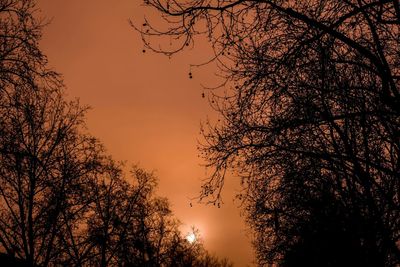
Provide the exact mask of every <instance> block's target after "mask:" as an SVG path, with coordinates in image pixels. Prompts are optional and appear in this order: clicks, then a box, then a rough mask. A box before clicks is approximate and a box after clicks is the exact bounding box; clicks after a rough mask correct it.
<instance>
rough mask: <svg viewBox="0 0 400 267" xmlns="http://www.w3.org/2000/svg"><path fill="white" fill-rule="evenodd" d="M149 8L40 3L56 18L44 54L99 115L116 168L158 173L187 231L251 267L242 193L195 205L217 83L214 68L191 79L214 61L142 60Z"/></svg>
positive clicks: (92, 121) (199, 54) (91, 0)
mask: <svg viewBox="0 0 400 267" xmlns="http://www.w3.org/2000/svg"><path fill="white" fill-rule="evenodd" d="M141 2H142V1H139V0H118V1H111V0H108V1H107V0H85V1H82V0H68V1H61V0H39V1H38V3H39V8H40V9H41V10H42V13H41V15H42V16H43V17H46V18H52V22H51V24H50V25H49V26H47V27H46V28H45V31H44V37H43V41H42V44H41V45H42V48H43V50H44V52H45V53H46V54H47V56H48V58H49V60H50V65H51V66H52V67H54V68H55V69H56V70H57V71H58V72H60V73H62V74H63V77H64V81H65V83H66V85H67V87H68V95H69V96H70V97H79V98H80V99H81V102H82V103H83V104H87V105H90V106H91V107H92V108H93V109H92V110H91V111H90V112H89V114H88V116H87V125H88V128H89V131H90V132H91V133H92V134H93V135H95V136H97V137H98V138H99V139H100V140H101V141H102V142H103V143H104V144H105V146H106V148H107V150H108V152H109V153H110V154H111V155H112V156H113V157H114V158H115V159H116V160H124V161H126V162H127V164H130V163H139V164H140V166H141V167H144V168H146V169H147V170H155V171H156V174H157V176H158V177H159V179H160V187H159V195H162V196H166V197H168V198H169V199H170V201H171V204H172V209H173V211H174V213H175V215H176V216H177V217H178V218H179V219H180V220H181V221H182V222H183V223H184V227H183V231H188V230H189V227H190V226H191V225H194V226H195V227H197V228H199V230H200V232H201V235H202V236H203V238H204V241H205V245H206V248H207V249H208V250H209V251H210V252H215V253H216V254H217V255H219V256H226V257H229V258H230V259H231V260H233V261H234V263H235V265H236V266H246V265H249V266H250V265H251V262H252V252H251V247H250V240H249V238H247V237H246V230H245V226H244V224H243V218H241V217H240V216H239V212H240V211H239V209H238V208H237V206H238V204H239V203H233V201H232V199H233V194H234V191H235V188H236V190H237V189H238V187H237V186H236V187H235V186H234V183H233V182H228V183H227V185H226V188H225V193H224V202H225V204H224V205H223V206H222V207H221V208H220V209H218V208H215V207H214V206H204V205H199V204H195V205H194V206H193V207H192V208H191V207H190V205H189V198H190V197H194V196H196V195H197V194H198V192H199V189H200V179H202V178H205V175H206V173H205V169H204V168H203V167H201V166H200V164H201V160H200V159H199V158H198V152H197V150H196V145H197V140H198V139H200V135H199V129H200V127H199V126H200V122H201V120H205V119H206V117H207V116H211V117H213V116H215V114H213V112H212V111H211V109H210V108H209V105H208V103H207V100H206V99H203V98H202V97H201V93H202V92H203V91H202V88H201V84H206V85H207V84H208V85H215V78H213V72H212V67H209V66H207V67H203V68H202V69H200V70H199V69H192V70H191V71H192V73H193V76H194V78H193V79H189V78H188V72H189V70H190V68H189V64H193V63H200V62H202V61H204V59H206V58H207V56H209V54H208V53H207V46H206V45H205V44H202V45H203V47H202V46H201V45H200V46H199V45H197V47H196V49H194V50H192V51H189V52H187V53H181V54H178V55H177V56H174V57H173V58H172V59H168V58H167V57H165V56H162V55H155V54H152V53H149V52H146V53H142V47H143V45H142V43H141V40H140V36H139V35H138V34H137V33H136V32H135V31H134V30H133V29H132V28H131V27H130V26H129V24H128V19H132V20H133V21H134V22H137V23H141V22H142V21H143V18H144V9H143V8H142V7H140V5H139V4H140V3H141ZM146 14H147V16H150V17H151V16H155V14H154V13H153V14H150V12H146ZM210 69H211V70H210ZM213 81H214V83H213Z"/></svg>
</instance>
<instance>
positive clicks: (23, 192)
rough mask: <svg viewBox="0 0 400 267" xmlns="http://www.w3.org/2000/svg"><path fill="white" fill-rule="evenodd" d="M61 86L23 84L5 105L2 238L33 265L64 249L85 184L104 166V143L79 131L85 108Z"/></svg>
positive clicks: (0, 141)
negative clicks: (63, 236)
mask: <svg viewBox="0 0 400 267" xmlns="http://www.w3.org/2000/svg"><path fill="white" fill-rule="evenodd" d="M62 97H63V96H62V91H61V89H59V90H57V89H56V88H47V87H40V86H37V87H36V88H18V91H14V92H8V94H4V95H3V97H2V99H1V107H0V114H1V119H0V124H1V127H2V129H1V135H0V152H1V153H0V203H1V208H0V213H1V216H0V217H1V219H0V240H1V246H2V247H3V248H4V249H5V250H6V251H7V252H8V253H10V254H12V253H15V255H16V256H18V257H19V258H22V259H25V260H26V262H27V264H28V265H29V266H33V265H43V266H46V265H48V263H49V262H50V261H51V260H52V259H53V257H55V256H56V255H57V253H59V251H58V250H59V249H60V248H59V247H56V244H57V236H58V235H59V234H60V233H61V232H62V231H63V228H64V227H65V223H66V222H65V221H64V220H65V219H66V218H65V217H63V214H65V213H66V212H68V213H70V215H71V216H75V215H73V213H74V212H75V210H77V211H76V212H78V211H79V210H80V209H81V208H82V207H81V206H82V205H84V203H86V202H84V199H83V197H84V195H82V194H81V192H82V191H83V190H84V187H85V184H86V183H87V181H88V180H90V179H91V176H93V175H94V174H95V173H96V172H98V171H99V170H98V169H99V166H100V165H101V153H102V147H101V146H100V145H99V144H98V143H97V142H96V141H95V139H93V138H92V137H90V136H87V135H85V134H81V133H79V132H78V130H79V128H80V127H82V123H83V121H82V119H83V114H84V109H83V108H81V107H80V106H79V104H78V103H77V102H71V103H67V102H65V101H64V100H63V98H62Z"/></svg>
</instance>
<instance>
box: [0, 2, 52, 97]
mask: <svg viewBox="0 0 400 267" xmlns="http://www.w3.org/2000/svg"><path fill="white" fill-rule="evenodd" d="M36 13H37V8H36V3H35V1H32V0H0V90H1V91H4V90H18V89H20V88H31V89H32V88H35V87H36V86H38V85H37V79H39V80H42V81H46V82H48V83H49V84H50V83H53V84H58V85H59V82H60V80H59V77H58V76H57V75H56V73H54V71H52V70H51V69H48V67H47V58H46V57H45V55H43V53H42V52H41V50H40V49H39V46H38V45H39V44H38V43H39V41H40V38H41V34H42V32H41V30H42V28H43V25H44V24H45V23H44V21H42V20H39V19H37V18H36V16H35V15H36ZM0 93H1V94H3V93H4V92H0Z"/></svg>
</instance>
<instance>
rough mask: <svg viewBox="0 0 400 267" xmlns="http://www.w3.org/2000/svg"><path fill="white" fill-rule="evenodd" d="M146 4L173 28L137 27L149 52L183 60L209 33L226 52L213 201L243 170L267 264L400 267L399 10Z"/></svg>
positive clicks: (215, 101) (218, 51)
mask: <svg viewBox="0 0 400 267" xmlns="http://www.w3.org/2000/svg"><path fill="white" fill-rule="evenodd" d="M145 5H149V6H151V7H153V8H156V9H157V10H158V11H159V12H161V13H162V15H163V18H164V19H165V20H166V23H167V24H166V25H167V27H166V28H165V29H164V30H162V29H160V27H154V26H153V25H152V24H151V22H149V21H145V23H144V24H143V26H142V27H138V26H135V25H134V26H135V28H136V29H137V30H139V31H140V32H141V34H142V37H143V40H144V44H145V45H146V46H147V48H149V49H152V50H153V51H156V52H161V53H165V54H167V55H171V54H173V53H176V52H178V51H181V50H183V49H185V48H186V47H187V46H189V47H190V46H191V45H193V44H194V42H195V39H196V36H198V35H201V34H204V35H205V36H206V37H207V38H208V39H209V41H210V43H211V46H212V47H213V49H214V52H215V55H214V57H213V58H212V60H214V61H216V62H217V64H218V65H219V66H220V69H221V71H222V72H223V73H224V75H225V78H226V80H225V83H224V86H223V89H224V92H222V93H221V92H219V91H218V89H215V90H214V91H211V105H212V106H213V107H214V108H215V109H216V110H217V111H218V112H219V114H220V115H221V117H222V120H221V122H218V123H216V124H210V123H208V124H207V125H205V127H204V130H203V132H204V136H205V143H204V145H203V146H202V147H201V148H200V149H201V151H202V153H203V155H204V157H205V158H206V160H207V161H208V163H209V167H213V168H214V169H215V172H214V173H213V174H212V175H211V177H210V178H209V179H208V180H207V181H206V183H205V184H204V185H203V187H202V192H201V198H205V197H210V196H211V197H212V200H213V201H217V202H218V201H219V199H220V194H221V189H222V186H223V184H224V178H225V172H226V170H227V169H233V170H234V171H236V173H237V175H238V176H240V177H241V180H242V183H243V187H244V192H243V194H241V195H239V198H242V199H243V200H244V203H245V211H246V213H247V215H248V222H249V224H250V225H251V226H252V227H253V228H254V229H255V238H256V239H255V245H256V246H255V247H256V250H257V256H258V262H259V264H260V265H264V264H269V263H281V264H286V265H290V266H293V265H296V262H297V261H298V260H300V258H301V257H303V258H302V262H303V263H308V264H311V263H312V261H313V257H315V253H318V255H321V258H319V259H320V260H321V261H322V262H321V261H320V262H317V263H315V264H316V265H319V266H321V265H324V266H342V265H341V264H345V263H344V261H341V260H342V259H345V258H346V253H347V254H348V251H351V252H352V253H351V254H352V255H353V258H352V259H353V260H354V262H357V265H360V264H362V263H363V262H364V261H366V260H368V261H369V264H370V265H371V266H372V265H373V266H395V265H396V264H398V263H399V262H400V247H399V238H400V224H399V223H400V220H399V218H400V214H399V210H400V209H399V208H400V202H399V194H400V191H399V189H400V179H399V177H400V161H399V144H400V142H399V141H400V140H399V136H400V134H399V129H400V121H399V107H400V105H399V104H400V99H399V78H400V76H399V64H398V63H399V62H400V53H399V47H400V43H399V38H398V32H399V27H400V8H399V3H398V1H358V0H357V1H335V0H332V1H320V0H315V1H311V2H310V1H308V2H301V1H268V0H266V1H241V0H237V1H226V0H225V1H222V0H216V1H206V0H200V1H158V0H148V1H145ZM165 36H170V37H171V38H170V39H168V40H175V46H174V45H172V46H162V44H160V42H161V43H162V42H163V41H164V40H165V38H164V37H165ZM158 37H160V38H158ZM170 47H172V48H170ZM328 222H331V223H328ZM328 226H329V228H327V227H328ZM344 244H347V245H348V246H347V245H344ZM346 246H347V247H346ZM345 248H347V249H348V250H346V249H345ZM321 251H322V252H321ZM303 252H304V253H303ZM305 252H307V253H305ZM334 252H337V253H338V255H336V256H338V257H339V258H338V259H335V258H334V256H332V257H328V256H327V257H324V256H322V255H334V254H332V253H334ZM324 253H325V254H324ZM339 255H340V256H339ZM363 257H364V258H363ZM323 260H325V261H323ZM354 262H353V263H354ZM346 264H350V265H351V261H349V262H347V263H346ZM366 265H367V264H366Z"/></svg>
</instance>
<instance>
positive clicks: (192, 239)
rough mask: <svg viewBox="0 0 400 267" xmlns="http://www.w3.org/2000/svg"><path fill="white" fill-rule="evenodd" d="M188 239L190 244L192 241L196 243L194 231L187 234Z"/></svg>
mask: <svg viewBox="0 0 400 267" xmlns="http://www.w3.org/2000/svg"><path fill="white" fill-rule="evenodd" d="M186 240H187V241H188V242H189V243H190V244H192V243H194V242H195V241H196V235H195V234H194V233H189V234H187V236H186Z"/></svg>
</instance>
